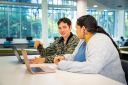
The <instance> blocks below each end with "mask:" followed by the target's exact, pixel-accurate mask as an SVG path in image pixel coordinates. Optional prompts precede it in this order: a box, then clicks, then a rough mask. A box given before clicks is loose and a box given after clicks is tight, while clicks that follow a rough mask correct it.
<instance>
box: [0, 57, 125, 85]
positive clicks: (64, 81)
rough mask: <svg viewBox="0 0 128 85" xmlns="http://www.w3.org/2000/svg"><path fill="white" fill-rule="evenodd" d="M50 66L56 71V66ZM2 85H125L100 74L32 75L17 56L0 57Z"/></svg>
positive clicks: (0, 83)
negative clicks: (18, 61)
mask: <svg viewBox="0 0 128 85" xmlns="http://www.w3.org/2000/svg"><path fill="white" fill-rule="evenodd" d="M38 65H42V66H43V65H48V66H50V67H51V68H55V69H56V65H55V64H33V66H38ZM0 85H123V84H122V83H120V82H117V81H115V80H112V79H110V78H107V77H104V76H102V75H99V74H78V73H70V72H65V71H60V70H57V69H56V73H48V74H34V75H33V74H30V73H28V72H27V70H26V66H25V65H24V64H19V63H17V59H16V57H15V56H7V57H0Z"/></svg>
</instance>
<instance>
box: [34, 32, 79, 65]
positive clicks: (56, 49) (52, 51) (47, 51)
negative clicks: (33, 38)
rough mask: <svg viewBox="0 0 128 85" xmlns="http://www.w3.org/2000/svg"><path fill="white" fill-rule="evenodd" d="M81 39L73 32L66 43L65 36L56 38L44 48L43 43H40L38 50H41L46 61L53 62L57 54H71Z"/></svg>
mask: <svg viewBox="0 0 128 85" xmlns="http://www.w3.org/2000/svg"><path fill="white" fill-rule="evenodd" d="M78 42H79V39H78V37H77V36H76V35H73V34H72V33H71V34H70V36H69V37H68V40H67V42H66V44H64V39H63V37H60V38H58V39H56V40H55V41H54V42H53V43H52V44H51V45H50V46H49V47H47V48H43V46H42V45H39V47H38V48H37V50H38V51H39V53H40V55H41V56H42V57H45V59H46V61H45V62H46V63H53V59H54V57H55V56H56V55H63V54H71V53H73V51H74V50H75V47H76V46H77V44H78Z"/></svg>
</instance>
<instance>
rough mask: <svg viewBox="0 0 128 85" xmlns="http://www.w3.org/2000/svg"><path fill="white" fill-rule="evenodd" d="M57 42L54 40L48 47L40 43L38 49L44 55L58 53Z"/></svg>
mask: <svg viewBox="0 0 128 85" xmlns="http://www.w3.org/2000/svg"><path fill="white" fill-rule="evenodd" d="M56 43H57V41H54V42H53V43H51V44H50V46H49V47H47V48H44V47H43V46H42V45H39V46H38V48H37V50H38V51H39V53H40V55H41V56H42V57H45V56H51V55H54V54H55V53H56V49H55V45H56Z"/></svg>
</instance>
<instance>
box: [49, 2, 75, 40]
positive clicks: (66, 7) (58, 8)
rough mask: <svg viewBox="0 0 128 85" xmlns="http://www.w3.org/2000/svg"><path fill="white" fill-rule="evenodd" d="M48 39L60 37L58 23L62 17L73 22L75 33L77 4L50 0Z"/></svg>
mask: <svg viewBox="0 0 128 85" xmlns="http://www.w3.org/2000/svg"><path fill="white" fill-rule="evenodd" d="M48 1H50V2H49V4H48V5H49V7H48V38H54V37H56V36H59V33H58V26H57V22H58V20H59V19H60V18H62V17H67V18H69V19H71V21H72V26H73V27H72V32H73V33H75V23H74V22H75V21H76V4H75V3H76V2H75V1H73V0H71V1H67V0H57V1H56V0H48Z"/></svg>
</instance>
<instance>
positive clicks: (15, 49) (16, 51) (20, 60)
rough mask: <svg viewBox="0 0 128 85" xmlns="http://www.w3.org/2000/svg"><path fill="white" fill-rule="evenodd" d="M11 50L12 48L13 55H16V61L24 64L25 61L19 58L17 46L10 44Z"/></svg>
mask: <svg viewBox="0 0 128 85" xmlns="http://www.w3.org/2000/svg"><path fill="white" fill-rule="evenodd" d="M12 50H13V52H14V54H15V56H16V57H17V59H18V62H19V63H22V64H25V62H24V60H23V59H22V58H21V55H20V53H19V52H18V50H17V48H16V47H15V46H12Z"/></svg>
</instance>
